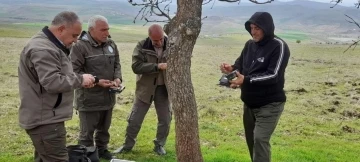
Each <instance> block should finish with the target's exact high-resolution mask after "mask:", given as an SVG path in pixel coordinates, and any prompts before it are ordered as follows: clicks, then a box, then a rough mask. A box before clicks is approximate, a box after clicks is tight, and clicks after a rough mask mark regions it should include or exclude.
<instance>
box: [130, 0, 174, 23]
mask: <svg viewBox="0 0 360 162" xmlns="http://www.w3.org/2000/svg"><path fill="white" fill-rule="evenodd" d="M128 2H129V3H130V4H131V5H133V6H142V8H141V9H140V11H139V13H138V14H137V15H136V17H135V18H134V21H133V22H134V23H135V21H136V19H137V18H138V17H139V15H140V14H141V13H142V16H141V20H143V19H144V18H147V17H151V16H153V15H156V16H159V17H165V18H166V19H167V20H163V21H160V22H169V21H170V20H171V18H170V15H169V12H170V3H172V0H143V1H142V3H136V2H134V0H128ZM165 2H166V4H165V6H164V8H163V9H162V8H161V6H160V5H161V4H163V3H165ZM145 21H147V22H158V21H149V20H145ZM147 22H146V23H147ZM146 23H145V24H146Z"/></svg>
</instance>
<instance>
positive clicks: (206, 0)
mask: <svg viewBox="0 0 360 162" xmlns="http://www.w3.org/2000/svg"><path fill="white" fill-rule="evenodd" d="M211 1H214V2H215V0H203V3H202V4H203V5H206V4H208V3H210V2H211Z"/></svg>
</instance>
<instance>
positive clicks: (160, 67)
mask: <svg viewBox="0 0 360 162" xmlns="http://www.w3.org/2000/svg"><path fill="white" fill-rule="evenodd" d="M166 68H167V63H159V64H158V69H160V70H166Z"/></svg>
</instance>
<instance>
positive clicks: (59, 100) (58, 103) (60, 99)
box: [54, 93, 62, 109]
mask: <svg viewBox="0 0 360 162" xmlns="http://www.w3.org/2000/svg"><path fill="white" fill-rule="evenodd" d="M61 101H62V93H59V94H58V98H57V100H56V103H55V105H54V109H56V108H57V107H59V105H60V103H61Z"/></svg>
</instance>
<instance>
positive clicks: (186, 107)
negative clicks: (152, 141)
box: [164, 0, 203, 162]
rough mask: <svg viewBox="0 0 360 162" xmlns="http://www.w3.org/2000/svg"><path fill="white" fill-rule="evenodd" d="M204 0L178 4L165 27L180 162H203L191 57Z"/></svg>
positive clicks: (169, 82) (182, 1)
mask: <svg viewBox="0 0 360 162" xmlns="http://www.w3.org/2000/svg"><path fill="white" fill-rule="evenodd" d="M202 2H203V0H178V1H177V8H178V9H177V13H176V16H175V17H174V18H173V19H172V20H171V21H170V23H169V24H167V25H166V26H165V29H164V30H165V32H166V33H167V35H168V37H169V41H168V44H167V51H166V53H165V55H166V58H167V64H168V67H167V72H166V79H167V85H168V92H169V96H170V100H171V103H172V108H173V111H174V117H175V133H176V155H177V161H179V162H202V161H203V157H202V155H201V149H200V141H199V124H198V113H197V106H196V100H195V94H194V88H193V85H192V81H191V71H190V67H191V56H192V51H193V49H194V45H195V43H196V39H197V37H198V35H199V33H200V30H201V11H202Z"/></svg>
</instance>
